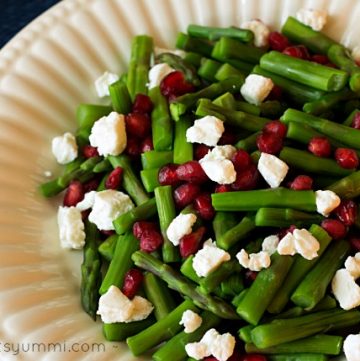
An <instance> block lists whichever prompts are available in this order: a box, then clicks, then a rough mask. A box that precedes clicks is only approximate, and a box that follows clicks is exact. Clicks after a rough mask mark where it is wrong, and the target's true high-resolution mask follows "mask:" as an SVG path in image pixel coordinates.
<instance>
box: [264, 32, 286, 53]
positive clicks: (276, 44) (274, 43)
mask: <svg viewBox="0 0 360 361" xmlns="http://www.w3.org/2000/svg"><path fill="white" fill-rule="evenodd" d="M269 44H270V48H271V49H272V50H276V51H283V50H284V49H286V48H287V47H288V46H290V42H289V39H288V38H287V37H286V36H285V35H283V34H281V33H279V32H277V31H272V32H271V33H270V35H269Z"/></svg>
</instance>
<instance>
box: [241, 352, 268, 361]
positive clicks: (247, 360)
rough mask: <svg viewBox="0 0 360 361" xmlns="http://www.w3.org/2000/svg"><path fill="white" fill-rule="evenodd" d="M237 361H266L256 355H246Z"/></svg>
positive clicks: (264, 357)
mask: <svg viewBox="0 0 360 361" xmlns="http://www.w3.org/2000/svg"><path fill="white" fill-rule="evenodd" d="M239 361H267V358H266V356H264V355H260V354H257V353H248V354H247V355H243V356H242V357H241V358H239Z"/></svg>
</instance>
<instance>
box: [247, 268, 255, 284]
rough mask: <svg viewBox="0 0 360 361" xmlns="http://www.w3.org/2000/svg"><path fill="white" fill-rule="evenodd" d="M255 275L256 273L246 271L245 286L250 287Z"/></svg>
mask: <svg viewBox="0 0 360 361" xmlns="http://www.w3.org/2000/svg"><path fill="white" fill-rule="evenodd" d="M257 275H258V272H255V271H250V270H247V271H246V272H245V282H246V283H247V285H251V284H252V283H253V282H254V281H255V279H256V277H257Z"/></svg>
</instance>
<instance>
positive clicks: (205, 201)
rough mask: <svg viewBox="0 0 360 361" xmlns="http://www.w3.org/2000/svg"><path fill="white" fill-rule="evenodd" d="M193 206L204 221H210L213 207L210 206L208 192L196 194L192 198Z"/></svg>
mask: <svg viewBox="0 0 360 361" xmlns="http://www.w3.org/2000/svg"><path fill="white" fill-rule="evenodd" d="M194 208H195V210H196V212H197V213H198V214H199V216H200V217H201V218H202V219H205V220H206V221H211V220H212V219H213V218H214V216H215V209H214V207H213V206H212V203H211V196H210V194H209V193H203V194H200V195H199V196H197V197H196V198H195V200H194Z"/></svg>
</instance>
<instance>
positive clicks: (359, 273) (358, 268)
mask: <svg viewBox="0 0 360 361" xmlns="http://www.w3.org/2000/svg"><path fill="white" fill-rule="evenodd" d="M345 268H346V269H347V270H348V271H349V272H350V274H351V275H352V276H353V277H354V278H355V279H356V278H359V277H360V252H358V253H356V255H355V256H354V257H351V256H349V257H348V258H347V259H346V261H345Z"/></svg>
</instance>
